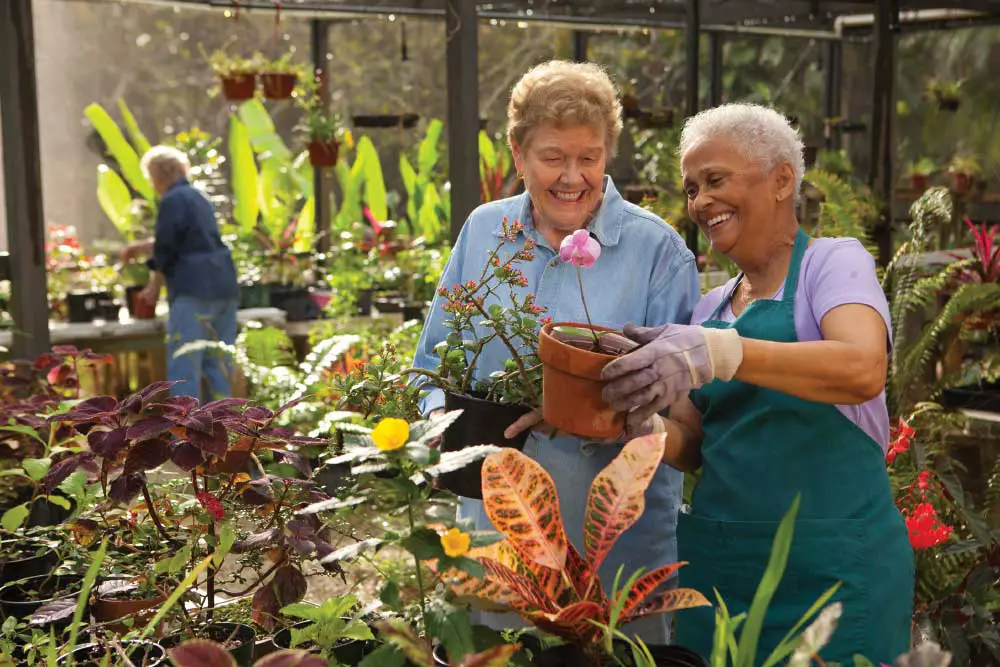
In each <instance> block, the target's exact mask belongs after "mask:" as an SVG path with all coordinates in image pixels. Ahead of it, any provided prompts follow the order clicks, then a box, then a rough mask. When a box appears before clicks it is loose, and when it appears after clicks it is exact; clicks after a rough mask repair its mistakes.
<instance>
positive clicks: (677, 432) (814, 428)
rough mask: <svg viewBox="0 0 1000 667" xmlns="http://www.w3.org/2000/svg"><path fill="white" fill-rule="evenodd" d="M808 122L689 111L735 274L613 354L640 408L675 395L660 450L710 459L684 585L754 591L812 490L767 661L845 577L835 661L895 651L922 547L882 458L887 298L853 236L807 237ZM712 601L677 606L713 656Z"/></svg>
mask: <svg viewBox="0 0 1000 667" xmlns="http://www.w3.org/2000/svg"><path fill="white" fill-rule="evenodd" d="M802 155H803V145H802V141H801V140H800V138H799V136H798V133H797V132H796V131H795V130H794V129H793V128H792V127H791V125H789V123H788V121H787V120H786V119H785V118H784V117H783V116H782V115H781V114H779V113H778V112H776V111H774V110H772V109H768V108H765V107H762V106H757V105H749V104H729V105H724V106H721V107H716V108H714V109H710V110H708V111H703V112H702V113H700V114H698V115H697V116H695V117H693V118H691V119H689V120H688V121H687V123H686V125H685V127H684V130H683V133H682V135H681V143H680V157H681V172H682V175H683V179H684V189H685V192H686V193H687V198H688V213H689V214H690V216H691V219H692V220H694V221H695V222H696V223H697V224H698V226H699V227H700V228H701V230H702V232H703V233H704V234H705V235H706V236H707V237H708V239H709V240H710V241H711V243H712V247H713V248H714V249H715V250H716V251H717V252H720V253H722V254H724V255H725V256H727V257H728V258H730V259H731V260H732V261H733V262H735V263H736V265H737V266H739V268H740V270H741V271H740V274H739V275H738V276H737V277H736V278H734V279H732V280H730V281H729V282H728V283H727V284H726V285H724V286H722V287H720V288H717V289H715V290H713V291H712V292H710V293H709V294H707V295H706V296H705V297H704V298H703V299H702V300H701V302H700V303H699V304H698V305H697V306H696V307H695V309H694V317H693V319H692V322H693V324H692V325H683V324H668V325H665V326H660V327H656V328H646V327H642V326H639V327H626V329H625V333H626V335H629V336H631V337H632V338H633V339H634V340H636V341H637V342H639V343H644V344H645V345H644V346H643V347H641V348H640V349H638V350H636V351H634V352H632V353H631V354H628V355H626V356H624V357H622V358H620V359H618V360H616V361H613V362H612V363H610V364H609V365H608V366H607V367H606V368H605V370H604V376H605V378H607V379H608V380H610V382H609V384H608V385H607V386H606V388H605V397H606V398H607V399H608V400H609V401H611V403H612V405H613V406H614V407H616V408H618V409H622V410H631V411H632V412H631V413H630V414H631V418H632V419H633V420H642V419H644V418H646V417H647V416H648V415H650V414H655V413H657V412H660V411H662V410H663V409H664V408H666V407H668V406H669V407H670V420H669V421H668V422H667V433H668V438H667V446H668V453H667V455H666V457H665V462H666V463H668V464H670V465H671V466H673V467H675V468H678V469H681V470H694V469H696V468H699V467H700V468H701V477H700V479H699V480H698V483H697V486H696V487H695V489H694V494H693V497H692V500H691V507H690V511H689V512H682V513H681V515H680V518H679V523H678V543H679V550H680V557H681V559H683V560H685V561H689V562H690V565H689V566H688V567H686V568H685V569H684V570H682V572H681V577H680V578H681V583H682V585H684V586H685V587H692V588H695V589H697V590H700V591H702V592H704V593H706V594H711V593H712V591H713V590H717V591H718V592H719V594H720V595H721V596H722V599H723V600H724V601H725V603H726V605H727V606H728V608H729V612H730V614H732V615H736V614H740V613H743V612H745V611H747V609H748V608H749V606H750V603H751V601H752V600H753V597H754V592H755V590H756V588H757V585H758V584H759V582H760V577H761V575H762V574H763V572H764V568H765V566H766V564H767V561H768V556H769V553H770V550H771V544H772V541H773V539H774V536H775V532H776V530H777V528H778V523H779V522H780V520H781V518H782V517H783V516H784V515H785V513H786V512H788V511H789V508H790V507H791V506H792V504H793V502H794V501H795V499H796V497H799V499H800V506H799V511H798V518H797V521H796V524H795V535H794V540H793V542H792V545H791V553H790V556H789V558H788V565H787V568H786V570H785V574H784V578H783V579H782V581H781V584H780V586H779V587H778V589H777V592H776V594H775V597H774V599H773V601H772V602H771V605H770V607H769V608H768V613H767V617H766V619H765V621H764V626H763V632H762V635H761V639H760V643H759V645H758V651H757V657H756V659H755V660H754V664H762V663H763V662H764V660H765V659H766V658H767V656H768V655H769V654H770V652H771V651H772V650H773V649H774V648H775V647H776V646H777V645H778V644H779V643H780V642H781V640H782V639H783V637H784V636H785V633H786V632H788V631H789V630H790V629H791V628H792V627H793V626H794V625H795V623H796V621H797V620H798V619H799V618H800V617H801V616H802V615H803V614H804V613H805V612H806V611H807V610H808V609H809V608H810V607H811V606H812V604H813V603H814V602H815V601H816V600H817V599H818V598H819V597H820V596H821V595H822V594H823V593H824V591H826V590H827V589H828V588H830V587H831V586H833V585H834V584H837V583H838V582H839V583H840V588H839V589H838V590H837V593H836V594H835V595H834V598H833V599H834V600H836V601H840V602H842V603H843V615H842V616H841V617H840V621H839V623H838V624H837V629H836V631H835V632H834V633H833V636H832V639H831V642H830V644H829V645H827V646H826V647H825V648H824V650H823V651H822V652H821V654H822V657H823V659H824V660H826V661H828V662H829V661H834V662H838V663H841V664H846V663H852V662H853V657H854V655H855V654H861V655H863V656H865V657H866V658H867V659H868V660H870V661H871V662H872V663H874V664H876V665H877V664H880V663H887V664H892V663H893V662H894V661H895V659H896V658H897V657H898V656H899V655H900V654H901V653H904V652H905V651H906V650H907V649H908V647H909V642H910V622H911V621H910V619H911V614H912V602H913V577H914V567H913V552H912V550H911V548H910V544H909V541H908V539H907V531H906V527H905V526H904V524H903V520H902V517H901V516H900V514H899V511H898V510H897V509H896V506H895V503H894V502H893V496H892V491H891V488H890V485H889V478H888V476H887V474H886V468H885V451H886V448H887V446H888V440H889V415H888V410H887V408H886V401H885V392H884V387H885V379H886V366H887V359H888V354H889V344H890V340H891V337H890V335H889V332H890V321H889V309H888V304H887V303H886V297H885V294H884V293H883V291H882V288H881V286H880V284H879V281H878V278H877V276H876V273H875V262H874V260H873V258H872V256H871V255H870V254H869V253H868V251H867V250H865V248H864V247H863V246H862V244H861V243H859V242H858V241H857V240H855V239H848V238H810V237H809V236H808V235H807V234H806V232H805V231H803V229H802V228H801V227H800V226H799V221H798V219H797V218H796V208H795V202H796V200H797V199H798V194H799V186H800V184H801V182H802V174H803V170H804V164H803V157H802ZM714 625H715V623H714V616H713V614H712V612H711V610H702V609H694V610H690V611H689V612H685V613H684V614H681V615H679V616H678V618H677V641H678V643H681V644H683V645H685V646H688V647H690V648H693V649H695V650H697V651H700V652H701V653H702V654H703V655H706V656H707V655H708V654H709V652H710V651H711V648H712V639H713V631H714Z"/></svg>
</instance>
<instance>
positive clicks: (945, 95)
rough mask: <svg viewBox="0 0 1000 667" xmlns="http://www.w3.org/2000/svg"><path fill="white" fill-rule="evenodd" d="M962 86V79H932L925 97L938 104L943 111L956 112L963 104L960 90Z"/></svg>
mask: <svg viewBox="0 0 1000 667" xmlns="http://www.w3.org/2000/svg"><path fill="white" fill-rule="evenodd" d="M961 86H962V82H961V81H939V80H937V79H932V80H931V81H930V82H928V84H927V90H926V92H925V97H926V98H927V99H928V100H929V101H931V102H933V103H934V104H937V107H938V109H940V110H941V111H948V112H955V111H958V108H959V107H960V106H961V104H962V99H961V97H960V96H959V92H958V91H959V88H961Z"/></svg>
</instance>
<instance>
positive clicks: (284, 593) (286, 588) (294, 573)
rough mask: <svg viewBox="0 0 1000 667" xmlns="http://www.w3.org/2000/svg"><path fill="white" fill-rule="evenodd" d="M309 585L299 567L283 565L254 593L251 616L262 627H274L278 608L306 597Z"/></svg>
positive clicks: (268, 628)
mask: <svg viewBox="0 0 1000 667" xmlns="http://www.w3.org/2000/svg"><path fill="white" fill-rule="evenodd" d="M307 586H308V584H307V583H306V578H305V577H304V576H303V575H302V572H300V571H299V569H298V568H297V567H295V566H293V565H282V566H281V567H279V568H278V569H277V571H275V573H274V576H273V577H272V578H271V581H269V582H267V583H266V584H264V585H263V586H262V587H261V588H259V589H258V590H257V592H256V593H255V594H254V596H253V600H252V601H251V603H250V608H251V610H252V613H251V618H252V619H253V621H254V622H255V623H257V624H258V625H260V626H261V627H263V628H265V629H267V630H270V629H272V628H273V627H274V623H275V620H276V617H277V615H278V610H279V609H281V608H282V607H284V606H286V605H290V604H294V603H296V602H298V601H299V600H301V599H302V598H304V597H305V596H306V588H307Z"/></svg>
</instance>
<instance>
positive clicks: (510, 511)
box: [444, 434, 709, 665]
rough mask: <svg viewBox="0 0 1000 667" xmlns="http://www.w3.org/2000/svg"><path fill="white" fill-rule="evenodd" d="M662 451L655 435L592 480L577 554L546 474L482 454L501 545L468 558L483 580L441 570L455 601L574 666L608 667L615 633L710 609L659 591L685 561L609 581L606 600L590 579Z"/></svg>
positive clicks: (517, 459) (685, 592) (515, 456)
mask: <svg viewBox="0 0 1000 667" xmlns="http://www.w3.org/2000/svg"><path fill="white" fill-rule="evenodd" d="M665 447H666V437H665V436H664V435H663V434H654V435H649V436H644V437H642V438H637V439H635V440H632V441H631V442H629V443H628V444H626V445H625V446H624V447H623V448H622V451H621V453H620V454H618V456H616V457H615V459H614V460H613V461H612V462H611V463H610V464H608V466H607V467H606V468H605V469H604V470H602V471H601V472H600V473H599V474H598V475H597V477H595V478H594V481H593V483H592V484H591V487H590V493H589V494H588V496H587V509H586V511H585V512H584V514H583V516H584V526H583V535H584V547H585V550H584V554H580V553H579V552H578V551H577V550H576V548H575V547H574V546H573V544H572V543H570V541H569V540H568V539H567V537H566V533H565V528H564V526H563V522H562V516H561V514H560V511H559V497H558V493H557V491H556V487H555V483H554V482H553V481H552V477H551V476H550V475H549V474H548V473H547V472H546V471H545V469H544V468H542V467H541V466H540V465H539V464H538V463H536V462H535V461H534V460H533V459H531V458H530V457H528V456H526V455H524V454H522V453H521V452H518V451H516V450H511V449H503V450H500V451H498V452H494V453H492V454H490V455H489V456H487V457H486V460H485V462H484V463H483V489H482V490H483V505H484V507H485V509H486V513H487V515H488V516H489V518H490V521H491V522H492V523H493V525H494V526H495V527H496V528H497V530H499V531H500V532H501V533H503V536H504V537H505V538H506V539H504V540H503V541H501V542H497V543H494V544H492V545H489V546H486V547H482V548H477V549H473V550H471V551H470V553H469V555H470V556H471V557H474V558H476V559H477V560H478V561H479V563H480V564H481V565H482V566H483V570H484V571H485V575H484V576H483V577H479V578H477V577H471V576H468V575H467V574H465V573H462V572H445V573H444V578H445V581H446V582H447V583H449V585H450V586H451V588H452V590H453V592H454V593H455V594H456V595H458V596H460V597H464V596H472V597H473V598H478V599H481V600H483V601H484V602H486V603H488V604H491V605H499V606H501V607H505V608H508V609H511V610H513V611H515V612H517V613H518V614H520V615H521V616H522V617H523V618H524V619H525V620H527V621H529V622H531V623H532V624H534V625H535V626H536V627H538V628H539V629H541V630H544V631H545V632H547V633H549V634H553V635H556V636H557V637H560V638H562V639H564V640H565V641H567V642H569V643H570V644H571V645H572V646H573V647H574V649H575V655H574V656H573V659H571V660H567V661H564V663H563V664H573V665H585V664H590V665H599V664H608V659H609V658H611V656H612V655H614V651H615V647H614V642H613V639H614V637H615V630H616V629H618V627H619V626H620V625H623V624H625V623H629V622H631V621H633V620H635V619H638V618H641V617H643V616H648V615H652V614H661V613H666V612H670V611H676V610H681V609H688V608H691V607H701V606H708V605H709V602H708V600H707V599H706V598H705V596H704V595H702V594H701V593H699V592H698V591H695V590H691V589H686V588H675V589H663V588H662V585H663V584H664V583H665V582H667V581H669V580H670V579H671V578H673V577H674V575H675V574H676V573H677V571H678V570H679V569H680V567H681V566H682V565H683V563H674V564H671V565H666V566H664V567H661V568H658V569H656V570H653V571H651V572H647V573H636V574H634V575H632V576H631V577H629V578H628V579H627V580H624V581H623V580H622V578H621V577H620V576H619V577H616V580H615V583H614V589H613V590H612V591H610V592H607V591H605V589H604V587H603V585H602V583H601V581H600V579H599V578H598V576H597V572H598V570H599V569H600V567H601V565H602V564H603V562H604V559H605V557H606V556H607V555H608V553H609V552H610V551H611V548H612V547H613V546H614V544H615V542H616V541H617V539H618V537H619V536H620V535H621V534H622V533H624V532H625V531H626V530H628V529H629V528H631V527H632V525H634V524H635V522H636V521H637V520H638V519H639V517H641V516H642V513H643V509H644V507H645V501H644V497H645V493H646V489H647V488H648V486H649V484H650V482H651V481H652V479H653V475H654V474H655V473H656V470H657V468H658V467H659V466H660V465H662V459H663V452H664V450H665ZM513 480H516V482H515V481H513ZM619 574H620V575H624V573H621V572H620V573H619ZM619 584H622V585H621V586H619ZM602 628H603V629H602ZM679 650H683V649H679ZM567 657H568V656H567ZM611 664H618V663H614V662H611ZM662 664H665V665H667V664H670V665H672V664H675V663H672V662H669V661H667V662H664V663H662Z"/></svg>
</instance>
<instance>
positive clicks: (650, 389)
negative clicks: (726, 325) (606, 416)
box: [601, 324, 743, 422]
mask: <svg viewBox="0 0 1000 667" xmlns="http://www.w3.org/2000/svg"><path fill="white" fill-rule="evenodd" d="M624 333H625V335H626V336H628V337H629V338H631V339H632V340H634V341H636V342H637V343H639V344H640V345H642V347H640V348H639V349H637V350H635V351H634V352H630V353H629V354H626V355H624V356H622V357H619V358H618V359H615V360H614V361H612V362H611V363H609V364H608V365H607V366H605V367H604V371H603V372H602V373H601V377H602V378H603V379H604V380H607V381H608V384H607V386H606V387H605V388H604V400H606V401H607V402H608V403H609V404H610V405H611V407H612V408H614V409H615V410H620V411H632V412H631V417H632V419H633V420H634V421H637V422H641V421H644V420H646V419H648V418H649V417H651V416H652V415H654V414H656V413H658V412H661V411H663V410H665V409H666V408H667V407H669V406H670V405H672V404H673V403H675V402H677V401H678V400H679V399H680V398H682V397H683V396H686V395H687V394H688V392H690V391H691V390H692V389H697V388H698V387H701V386H702V385H705V384H707V383H709V382H711V381H712V380H714V379H716V378H718V379H720V380H727V381H728V380H732V379H733V376H735V375H736V370H737V369H738V368H739V367H740V364H741V363H742V362H743V343H742V342H741V340H740V335H739V333H738V332H737V331H736V330H735V329H708V328H705V327H701V326H696V325H687V324H665V325H663V326H662V327H655V328H649V327H637V326H633V325H627V326H626V327H625V331H624Z"/></svg>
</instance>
